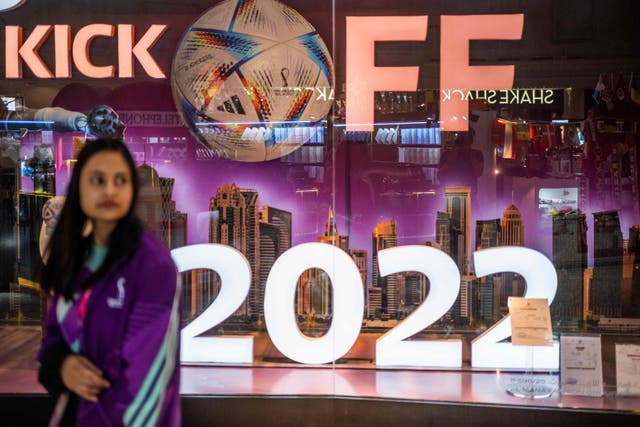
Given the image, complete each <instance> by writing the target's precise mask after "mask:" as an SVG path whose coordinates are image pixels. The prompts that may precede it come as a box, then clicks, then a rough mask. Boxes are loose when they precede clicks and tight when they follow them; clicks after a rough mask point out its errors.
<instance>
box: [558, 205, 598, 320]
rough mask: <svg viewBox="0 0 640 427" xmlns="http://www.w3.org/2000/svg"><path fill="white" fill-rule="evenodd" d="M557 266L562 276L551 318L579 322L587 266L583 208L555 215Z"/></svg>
mask: <svg viewBox="0 0 640 427" xmlns="http://www.w3.org/2000/svg"><path fill="white" fill-rule="evenodd" d="M553 265H554V266H555V268H556V272H557V275H558V290H557V291H556V296H555V298H554V300H553V303H552V304H551V318H552V320H554V321H578V320H580V319H582V313H583V301H584V297H583V294H582V292H583V289H584V283H583V281H584V270H585V269H586V268H587V222H586V217H585V215H584V214H583V213H581V212H580V211H571V212H565V213H558V214H555V215H554V216H553ZM592 286H593V284H592ZM591 301H592V303H593V300H591Z"/></svg>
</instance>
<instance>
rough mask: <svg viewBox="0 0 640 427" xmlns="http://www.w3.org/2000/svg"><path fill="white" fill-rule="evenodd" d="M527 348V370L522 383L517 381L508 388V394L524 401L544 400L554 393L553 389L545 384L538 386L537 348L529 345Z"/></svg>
mask: <svg viewBox="0 0 640 427" xmlns="http://www.w3.org/2000/svg"><path fill="white" fill-rule="evenodd" d="M527 347H528V348H527V351H526V354H527V362H526V364H527V370H526V371H525V373H524V376H523V377H522V381H517V382H516V383H514V384H509V385H508V386H507V390H506V391H507V394H510V395H511V396H514V397H520V398H522V399H544V398H545V397H550V396H551V395H552V394H553V392H554V389H553V388H551V387H549V386H547V385H544V384H536V382H537V381H536V378H535V375H534V372H533V355H534V347H535V346H532V345H529V346H527Z"/></svg>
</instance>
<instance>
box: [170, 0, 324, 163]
mask: <svg viewBox="0 0 640 427" xmlns="http://www.w3.org/2000/svg"><path fill="white" fill-rule="evenodd" d="M171 79H172V81H171V83H172V84H171V86H172V88H173V96H174V100H175V102H176V106H177V109H178V111H179V112H180V114H181V115H182V118H183V120H184V121H185V122H186V125H187V126H188V127H189V129H190V130H191V132H192V133H193V134H194V135H195V136H196V138H197V139H198V140H199V141H200V142H201V143H202V144H204V145H205V146H206V147H207V148H209V149H211V150H213V151H214V152H215V153H217V154H218V155H220V156H223V157H227V158H230V159H234V160H240V161H245V162H258V161H264V160H271V159H277V158H279V157H282V156H284V155H286V154H288V153H291V152H292V151H294V150H295V149H297V148H298V147H300V146H301V145H302V144H304V143H305V142H307V140H308V139H309V138H310V137H311V136H312V135H317V134H318V127H321V126H322V120H323V119H324V118H325V117H326V116H327V114H328V113H329V110H330V108H331V105H332V101H333V82H334V77H333V63H332V61H331V57H330V55H329V51H328V50H327V47H326V46H325V44H324V42H323V41H322V39H321V38H320V36H319V35H318V33H317V31H316V30H315V29H314V28H313V26H312V25H311V24H309V22H307V21H306V20H305V19H304V18H303V17H302V16H301V15H300V14H299V13H298V12H296V11H295V10H293V9H292V8H290V7H289V6H286V5H284V4H282V3H280V2H278V1H275V0H226V1H223V2H221V3H219V4H217V5H216V6H214V7H213V8H211V9H209V10H208V11H207V12H205V13H204V14H203V15H202V16H201V17H200V18H198V20H196V21H195V22H194V23H193V25H192V26H191V27H190V28H189V30H188V31H187V32H186V33H185V35H184V36H183V38H182V41H181V42H180V45H179V47H178V50H177V52H176V54H175V57H174V60H173V66H172V78H171Z"/></svg>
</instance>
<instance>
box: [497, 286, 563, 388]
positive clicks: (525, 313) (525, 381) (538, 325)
mask: <svg viewBox="0 0 640 427" xmlns="http://www.w3.org/2000/svg"><path fill="white" fill-rule="evenodd" d="M509 314H510V315H511V342H512V344H513V345H524V346H526V347H527V351H526V366H527V368H526V371H525V373H524V375H523V376H522V377H521V378H519V379H518V381H515V382H512V383H511V384H509V385H508V386H507V389H506V392H507V394H510V395H511V396H514V397H519V398H523V399H543V398H546V397H549V396H551V395H552V394H553V392H554V389H553V388H552V387H549V386H547V385H546V384H545V383H544V381H538V379H537V378H536V376H535V375H534V370H533V367H534V354H535V351H534V349H535V347H536V346H550V345H553V337H552V331H551V314H550V311H549V303H548V300H547V299H546V298H521V297H509Z"/></svg>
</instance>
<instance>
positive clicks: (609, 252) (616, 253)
mask: <svg viewBox="0 0 640 427" xmlns="http://www.w3.org/2000/svg"><path fill="white" fill-rule="evenodd" d="M593 228H594V235H593V246H594V247H593V281H592V282H591V296H590V298H589V300H590V301H591V307H590V308H591V313H592V314H593V315H596V316H598V315H599V316H605V317H620V316H622V230H621V229H620V220H619V218H618V211H605V212H595V213H594V214H593Z"/></svg>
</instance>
